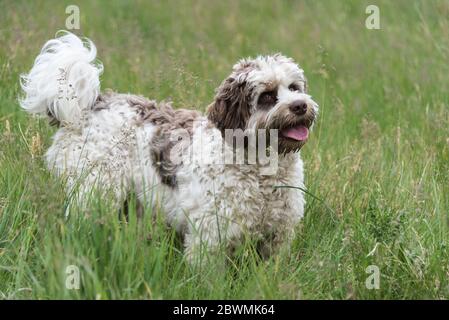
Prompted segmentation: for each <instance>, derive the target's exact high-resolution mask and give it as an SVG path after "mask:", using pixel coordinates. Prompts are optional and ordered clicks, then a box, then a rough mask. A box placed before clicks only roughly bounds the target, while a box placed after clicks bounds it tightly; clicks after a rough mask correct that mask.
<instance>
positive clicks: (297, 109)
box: [289, 100, 307, 116]
mask: <svg viewBox="0 0 449 320" xmlns="http://www.w3.org/2000/svg"><path fill="white" fill-rule="evenodd" d="M289 109H290V111H291V112H293V113H294V114H296V115H298V116H302V115H303V114H305V113H306V112H307V103H305V102H304V101H302V100H296V101H293V102H292V103H291V104H290V106H289Z"/></svg>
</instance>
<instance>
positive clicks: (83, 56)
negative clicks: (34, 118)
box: [19, 31, 103, 124]
mask: <svg viewBox="0 0 449 320" xmlns="http://www.w3.org/2000/svg"><path fill="white" fill-rule="evenodd" d="M96 55H97V49H96V47H95V45H94V44H93V42H92V41H90V40H89V39H87V38H86V39H83V40H81V39H80V38H78V37H77V36H76V35H74V34H72V33H70V32H67V31H62V32H58V33H57V34H56V38H55V39H52V40H49V41H47V43H45V45H44V47H43V48H42V50H41V52H40V54H39V55H38V56H37V58H36V60H35V61H34V65H33V67H32V68H31V70H30V72H29V73H28V74H22V75H21V76H20V85H21V87H22V89H23V91H24V96H23V97H22V98H20V99H19V102H20V105H21V107H22V108H23V109H25V110H26V111H28V112H30V113H35V114H47V115H49V116H50V117H51V118H53V119H56V120H57V122H59V123H61V124H64V123H66V124H73V123H76V122H77V121H78V120H79V119H80V117H81V115H82V113H83V112H84V111H86V110H89V109H91V108H92V106H93V105H94V103H95V100H96V99H97V97H98V95H99V94H100V74H101V73H102V72H103V65H102V64H101V62H99V61H96V60H95V58H96Z"/></svg>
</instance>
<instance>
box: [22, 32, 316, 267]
mask: <svg viewBox="0 0 449 320" xmlns="http://www.w3.org/2000/svg"><path fill="white" fill-rule="evenodd" d="M102 72H103V65H102V63H101V62H99V61H98V60H96V47H95V45H94V44H93V42H92V41H91V40H89V39H87V38H83V39H81V38H79V37H78V36H76V35H74V34H72V33H69V32H66V31H65V32H62V33H60V34H59V35H58V34H57V36H56V38H55V39H52V40H49V41H48V42H47V43H46V44H45V45H44V46H43V48H42V50H41V52H40V54H39V55H38V56H37V58H36V60H35V62H34V65H33V67H32V69H31V70H30V72H29V73H27V74H23V75H21V87H22V89H23V95H22V97H21V98H19V103H20V105H21V107H22V108H23V109H24V110H26V111H28V112H30V113H33V114H39V115H46V116H47V117H48V118H49V119H50V123H51V124H53V125H56V126H58V130H57V132H56V133H55V135H54V137H53V143H52V145H51V146H50V148H49V149H48V151H47V152H46V156H45V157H46V163H47V166H48V168H49V170H50V171H51V172H53V173H54V174H56V175H57V176H59V177H61V178H63V179H65V181H66V185H67V187H66V192H67V195H68V197H69V198H70V199H71V200H70V201H71V204H72V203H73V204H76V205H78V206H87V203H88V201H89V198H91V195H92V192H93V191H95V192H99V194H100V195H101V196H102V197H104V198H105V199H106V198H107V199H108V200H110V201H111V202H112V204H113V205H114V206H116V207H117V210H120V208H122V206H123V203H125V202H126V201H127V199H128V197H129V195H130V194H135V195H136V198H137V201H138V203H139V204H140V205H141V206H142V207H145V208H152V209H155V208H159V206H160V207H161V208H162V210H161V211H162V212H163V215H164V219H165V221H166V222H167V224H168V225H170V226H171V227H173V228H175V229H176V231H177V232H178V233H179V234H181V235H182V239H183V243H184V246H185V256H186V258H187V260H188V261H190V262H192V263H193V262H195V261H199V260H201V259H202V258H201V257H203V256H204V255H203V253H204V252H210V253H213V252H217V251H218V249H219V248H220V247H221V246H224V247H225V248H227V249H229V250H232V249H235V248H236V246H238V245H239V244H240V243H242V241H243V240H244V239H247V238H248V237H249V238H250V239H254V240H255V241H256V243H258V244H259V245H258V249H259V251H260V252H261V253H262V255H263V256H264V257H269V256H270V255H272V254H273V253H274V252H276V251H278V249H279V248H280V246H281V244H282V243H289V242H290V241H291V239H292V238H293V237H294V234H295V226H296V225H297V224H298V222H299V221H300V220H301V218H302V217H303V215H304V204H305V201H304V194H303V190H304V173H303V162H302V160H301V157H300V149H301V148H302V147H303V146H304V144H305V143H306V142H307V140H308V138H309V131H310V130H311V128H312V126H313V124H314V122H315V121H316V117H317V114H318V104H317V103H316V102H315V101H313V100H312V97H311V96H310V95H308V94H307V81H306V78H305V76H304V71H303V70H302V69H301V68H300V67H299V66H298V65H297V64H296V63H295V62H294V61H293V60H292V59H291V58H287V57H285V56H283V55H282V54H274V55H270V56H258V57H256V58H254V59H251V58H247V59H242V60H240V61H239V62H238V63H237V64H235V65H234V67H233V69H232V72H231V74H230V75H229V76H228V77H227V78H226V79H225V80H224V81H223V82H222V83H221V85H220V86H219V87H218V89H217V91H216V95H215V98H214V100H213V102H212V103H211V104H210V105H209V106H208V107H207V112H206V114H205V115H202V114H201V113H199V112H198V111H195V110H187V109H177V108H173V107H172V105H171V103H169V102H156V101H153V100H148V99H147V98H144V97H142V96H138V95H132V94H119V93H115V92H112V91H105V92H103V93H101V91H100V75H101V74H102ZM255 131H258V132H262V133H263V137H262V138H260V137H258V138H256V139H255V140H254V139H250V138H251V137H254V136H255V133H254V132H255ZM228 132H230V133H231V139H228V136H227V133H228ZM233 132H243V134H244V137H243V140H242V141H243V143H240V145H238V144H237V143H236V145H234V142H235V140H236V137H237V135H233ZM245 135H246V136H245ZM249 140H251V141H253V142H249ZM254 141H256V143H254ZM267 141H275V143H272V144H271V145H268V146H266V145H265V146H263V147H259V146H258V145H257V143H259V142H260V143H262V142H267ZM254 145H256V146H255V147H254ZM198 146H199V147H198ZM199 150H200V151H199ZM261 150H263V152H262V153H264V154H265V156H266V155H269V156H270V157H273V156H275V157H276V168H275V170H274V171H272V172H271V173H270V174H267V173H266V172H264V170H265V169H267V164H266V163H262V162H261V161H259V160H260V159H262V156H260V153H259V154H258V156H256V161H253V162H249V161H248V157H249V155H250V154H251V151H255V152H260V151H261ZM199 153H201V156H200V157H196V156H198V154H199ZM239 153H240V154H243V155H244V160H243V161H242V162H240V163H236V161H235V158H236V157H237V155H238V154H239ZM223 154H226V155H231V156H230V157H228V159H231V161H230V162H229V161H228V162H226V161H223ZM192 155H193V156H192ZM200 158H201V159H202V160H201V159H200ZM198 159H200V160H198ZM258 159H259V160H258ZM287 186H293V187H295V188H288V187H287ZM69 207H70V206H69ZM68 212H69V210H68V211H67V212H66V214H68ZM152 212H156V210H153V211H152ZM204 250H205V251H204Z"/></svg>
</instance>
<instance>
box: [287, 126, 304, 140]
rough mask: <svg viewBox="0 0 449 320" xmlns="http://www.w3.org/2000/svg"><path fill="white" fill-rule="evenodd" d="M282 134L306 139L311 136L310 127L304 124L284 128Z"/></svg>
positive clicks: (296, 138)
mask: <svg viewBox="0 0 449 320" xmlns="http://www.w3.org/2000/svg"><path fill="white" fill-rule="evenodd" d="M281 134H282V136H283V137H284V138H287V139H291V140H296V141H306V140H307V138H309V128H308V127H306V126H305V125H303V124H299V125H297V126H294V127H291V128H286V129H282V130H281Z"/></svg>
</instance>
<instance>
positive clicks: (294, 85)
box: [288, 83, 301, 91]
mask: <svg viewBox="0 0 449 320" xmlns="http://www.w3.org/2000/svg"><path fill="white" fill-rule="evenodd" d="M288 89H289V90H290V91H300V90H301V88H300V87H299V85H297V84H296V83H292V84H291V85H289V86H288Z"/></svg>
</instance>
